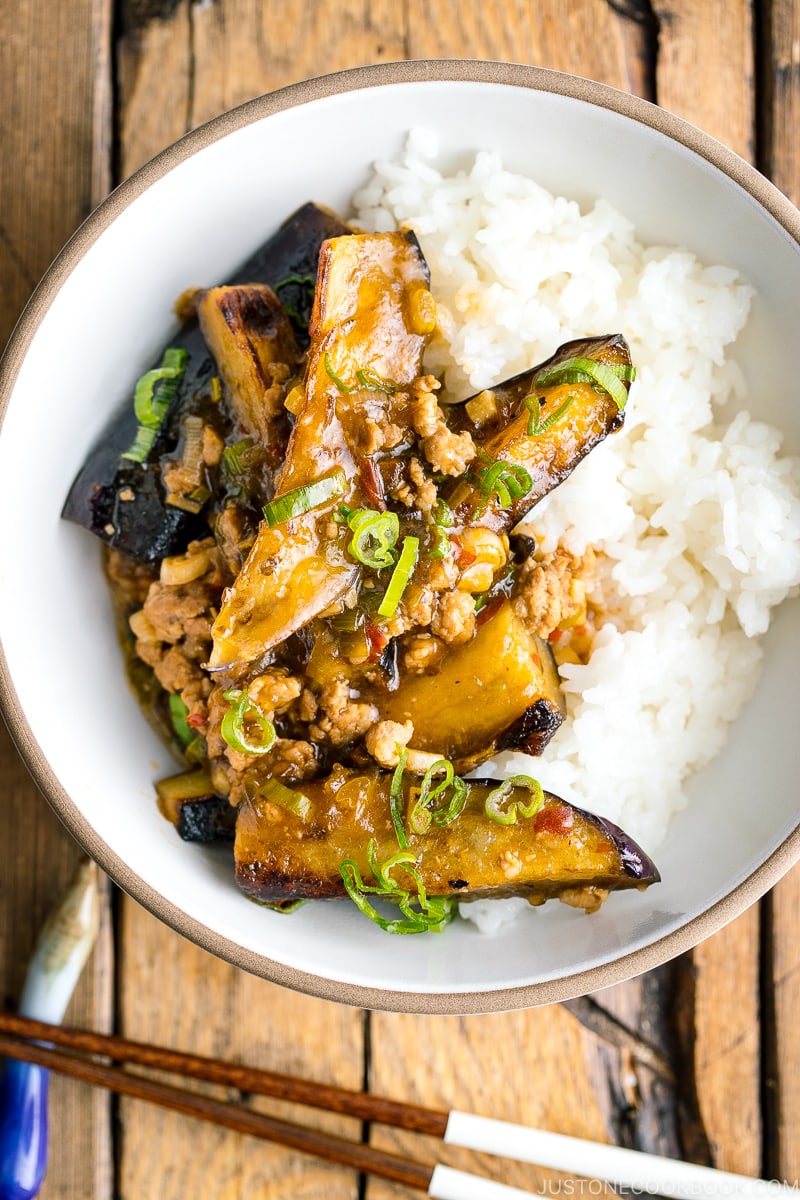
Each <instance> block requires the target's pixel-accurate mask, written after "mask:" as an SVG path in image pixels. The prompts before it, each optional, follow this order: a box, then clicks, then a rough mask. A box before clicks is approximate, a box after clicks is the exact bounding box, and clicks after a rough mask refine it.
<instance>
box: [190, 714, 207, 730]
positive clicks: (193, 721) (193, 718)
mask: <svg viewBox="0 0 800 1200" xmlns="http://www.w3.org/2000/svg"><path fill="white" fill-rule="evenodd" d="M186 724H187V725H191V727H192V729H205V727H206V725H207V724H208V717H204V716H203V714H202V713H199V712H197V713H189V715H188V717H187V718H186Z"/></svg>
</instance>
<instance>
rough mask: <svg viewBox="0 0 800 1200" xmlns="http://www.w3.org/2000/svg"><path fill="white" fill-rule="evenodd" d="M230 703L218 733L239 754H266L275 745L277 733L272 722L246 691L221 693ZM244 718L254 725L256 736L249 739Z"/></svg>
mask: <svg viewBox="0 0 800 1200" xmlns="http://www.w3.org/2000/svg"><path fill="white" fill-rule="evenodd" d="M222 694H223V696H224V697H225V699H226V700H227V701H228V704H230V706H231V707H230V708H229V710H228V712H226V713H225V716H224V717H223V718H222V723H221V725H220V733H221V734H222V736H223V738H224V740H225V741H226V742H227V743H228V745H229V746H230V748H231V750H238V751H239V753H240V754H266V753H267V752H268V751H269V750H271V749H272V747H273V746H274V745H275V739H276V737H277V734H276V732H275V726H274V725H273V724H272V722H271V721H270V720H268V719H267V717H265V716H264V713H263V712H262V711H261V709H260V708H259V706H258V705H257V704H256V703H255V701H254V700H251V699H250V697H249V696H248V694H247V692H246V691H244V692H240V691H229V692H223V693H222ZM245 720H248V721H249V722H250V723H251V724H253V725H255V726H256V729H257V738H256V739H255V740H251V738H250V737H249V736H248V734H247V733H246V731H245V728H244V724H245Z"/></svg>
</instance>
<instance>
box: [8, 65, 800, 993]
mask: <svg viewBox="0 0 800 1200" xmlns="http://www.w3.org/2000/svg"><path fill="white" fill-rule="evenodd" d="M426 82H437V83H438V82H453V83H480V84H492V85H500V86H510V87H517V88H526V89H529V90H534V91H543V92H550V93H552V94H555V95H559V96H564V97H568V98H570V99H574V100H580V101H583V102H585V103H587V104H590V105H593V106H596V107H600V108H605V109H609V110H611V111H612V112H615V113H617V114H620V115H622V116H624V117H627V118H629V119H631V120H633V121H636V122H638V123H640V124H643V125H646V126H649V127H651V128H652V129H655V130H657V131H658V132H660V133H662V134H664V135H665V136H666V137H668V138H670V139H671V140H673V141H675V142H677V143H679V144H681V145H683V146H684V147H686V148H687V149H689V150H691V151H693V152H694V153H696V154H697V155H699V156H700V157H701V158H703V159H705V160H706V162H708V163H709V164H710V165H711V166H713V167H715V168H717V169H718V170H720V171H721V172H722V173H723V174H725V175H726V176H728V178H729V179H731V180H732V181H733V182H734V183H735V184H738V185H739V187H741V188H742V189H743V190H744V191H745V192H747V193H748V194H749V195H750V196H751V197H752V198H753V199H754V200H755V201H756V202H757V203H758V204H759V205H760V206H761V207H762V208H764V209H765V210H766V211H767V213H769V215H770V216H771V217H773V218H774V220H775V221H776V222H777V223H778V224H779V225H780V226H782V227H783V229H784V230H785V231H786V232H787V233H788V234H789V236H790V237H791V238H792V239H793V240H794V241H795V242H797V243H798V244H800V212H798V210H797V209H796V208H795V207H794V205H793V204H792V203H791V202H790V201H789V200H788V199H787V198H786V197H785V196H784V195H783V194H782V193H781V192H780V191H779V190H778V189H777V188H776V187H775V186H774V185H773V184H771V183H770V182H769V181H768V180H767V179H765V178H764V176H762V175H761V174H760V173H759V172H758V171H757V170H756V169H755V168H754V167H752V166H751V165H750V164H749V163H747V162H746V161H745V160H744V159H742V158H740V157H739V156H738V155H737V154H735V153H734V152H733V151H732V150H730V149H728V148H727V147H726V146H724V145H722V143H720V142H718V141H716V140H715V139H714V138H712V137H711V136H710V135H708V134H706V133H703V132H702V131H701V130H699V129H697V128H696V127H695V126H693V125H690V124H689V123H688V122H686V121H684V120H682V119H681V118H679V117H676V116H675V115H674V114H672V113H670V112H668V111H666V110H665V109H662V108H659V107H658V106H656V105H654V104H651V103H649V102H648V101H646V100H642V99H641V98H639V97H636V96H632V95H629V94H628V93H626V92H622V91H619V90H617V89H615V88H612V87H609V86H608V85H606V84H601V83H597V82H595V81H593V80H589V79H584V78H581V77H579V76H574V75H567V74H564V73H562V72H559V71H552V70H548V69H545V68H543V67H534V66H529V65H526V64H520V63H506V62H494V61H490V60H474V59H422V60H410V61H402V62H390V63H380V64H376V65H372V66H366V67H354V68H350V69H348V70H344V71H338V72H335V73H332V74H329V75H323V76H319V77H316V78H313V79H308V80H304V81H303V82H300V83H295V84H291V85H289V86H287V87H284V88H281V89H279V90H277V91H274V92H270V93H268V94H266V95H263V96H259V97H256V98H255V99H253V100H250V101H248V102H247V103H245V104H242V105H240V106H239V107H237V108H234V109H231V110H229V111H228V112H225V113H223V114H221V115H220V116H218V117H216V118H214V119H213V120H211V121H209V122H207V123H206V124H204V125H201V126H200V127H198V128H197V129H195V130H193V131H192V132H191V133H188V134H186V135H185V136H184V137H182V138H181V139H179V140H178V141H176V142H174V143H172V144H171V145H170V146H168V147H167V148H166V149H165V150H163V151H162V152H161V153H160V154H158V155H156V156H155V157H154V158H152V159H151V160H150V161H149V162H147V163H145V164H144V165H143V166H142V167H140V168H139V169H138V170H137V171H136V172H135V173H134V174H133V175H131V176H130V177H129V178H128V179H126V180H125V181H124V182H123V183H122V184H120V185H119V187H117V188H116V189H115V190H114V191H113V192H112V193H111V194H110V196H108V198H107V199H106V200H104V201H103V202H102V204H100V205H99V206H98V207H97V208H96V209H95V210H94V212H92V213H91V215H90V216H89V217H88V218H87V219H86V221H84V223H83V224H82V225H81V226H80V228H79V229H78V230H77V231H76V233H75V234H73V236H72V238H71V239H70V240H69V242H67V244H66V246H65V247H64V249H63V250H62V251H61V253H60V254H59V255H58V256H57V258H56V259H55V260H54V262H53V264H52V265H51V266H50V268H49V269H48V270H47V272H46V273H45V275H44V276H43V278H42V280H41V282H40V283H39V285H38V287H37V288H36V290H35V292H34V293H33V295H32V297H31V299H30V300H29V302H28V305H27V307H26V308H25V310H24V312H23V314H22V316H21V317H20V319H19V321H18V323H17V326H16V328H15V330H14V332H13V334H12V336H11V338H10V340H9V343H8V346H7V348H6V351H5V354H4V356H3V359H2V362H0V430H1V429H2V423H3V418H4V416H5V412H6V409H7V407H8V405H9V402H10V399H11V395H12V392H13V390H14V385H15V381H16V379H17V376H18V374H19V371H20V368H21V366H22V363H23V361H24V359H25V356H26V354H27V352H28V349H29V348H30V345H31V342H32V341H33V338H34V336H35V334H36V332H37V329H38V328H39V325H40V324H41V322H42V320H43V318H44V316H45V314H46V313H47V311H48V309H49V307H50V305H51V303H52V301H53V299H54V297H55V296H56V294H57V293H58V292H59V290H60V288H61V287H62V285H63V284H64V282H65V280H66V279H67V278H68V277H69V275H70V274H71V273H72V271H73V270H74V268H75V267H76V265H77V264H78V263H79V262H80V260H81V259H82V258H83V256H84V255H85V254H86V253H87V251H88V250H89V249H90V247H91V246H93V245H94V243H95V242H96V241H97V239H98V238H99V237H100V236H101V235H102V234H103V232H104V231H105V230H106V229H107V228H108V227H109V226H110V225H111V224H112V223H113V221H114V220H116V218H117V217H118V216H119V215H120V214H121V213H122V212H123V211H124V210H125V209H126V208H127V207H128V206H129V205H130V204H131V203H132V202H133V201H134V200H135V199H136V198H137V197H138V196H140V195H141V194H142V193H144V192H145V191H146V190H147V189H148V188H150V187H151V186H152V185H153V184H154V183H156V182H157V181H158V180H159V179H161V178H162V176H164V175H165V174H167V173H168V172H169V171H170V170H172V169H173V168H174V167H176V166H177V165H178V164H179V163H181V162H183V161H184V160H185V159H187V158H190V157H191V156H192V155H194V154H196V153H197V152H198V151H200V150H202V149H203V148H204V147H206V146H209V145H211V144H212V143H213V142H216V141H217V140H219V139H220V138H223V137H225V136H226V135H227V134H229V133H232V132H234V131H236V130H238V129H241V128H243V127H245V126H247V125H250V124H252V123H253V122H255V121H259V120H262V119H263V118H265V117H269V116H272V115H273V114H275V113H279V112H283V111H285V110H287V109H290V108H295V107H298V106H301V105H305V104H308V103H310V102H312V101H318V100H323V99H325V98H328V97H331V96H335V95H339V94H343V93H346V92H351V91H358V90H361V89H365V88H377V87H383V86H386V85H396V84H406V83H426ZM0 709H1V710H2V712H3V715H4V717H5V720H6V723H7V725H8V727H9V730H10V732H11V735H12V737H13V739H14V741H15V743H16V745H17V748H18V750H19V752H20V754H21V756H22V758H23V760H24V762H25V764H26V766H27V768H28V770H29V771H30V773H31V775H32V776H33V778H34V780H35V782H36V784H37V785H38V787H39V789H40V790H41V792H42V793H43V795H44V796H45V798H46V799H47V801H48V802H49V804H50V805H51V807H52V808H53V809H54V810H55V812H56V814H57V815H58V816H59V818H60V819H61V821H62V822H63V824H64V825H65V826H66V827H67V829H68V830H69V832H70V833H71V834H72V836H73V837H74V838H75V839H76V840H77V841H78V842H79V844H80V845H81V846H82V847H83V848H84V849H85V850H86V852H87V853H88V854H89V855H90V856H91V857H92V858H93V859H95V860H96V861H97V862H98V863H99V864H100V866H101V867H102V868H103V870H104V871H106V873H107V874H108V875H109V876H110V877H111V878H112V879H113V880H114V881H115V882H116V883H117V884H118V885H119V886H120V887H122V888H123V889H124V890H125V891H126V892H127V893H128V894H129V895H131V896H132V897H133V898H134V899H136V900H137V901H138V902H139V903H140V904H142V905H143V906H144V907H145V908H147V909H148V910H149V911H150V912H151V913H153V914H154V915H155V916H157V917H158V918H159V919H160V920H162V921H164V922H165V923H166V924H167V925H169V926H171V927H172V928H173V929H175V930H177V931H178V932H179V933H181V934H183V935H184V936H185V937H187V938H188V939H189V940H191V941H193V942H194V943H196V944H197V945H199V946H201V947H203V948H204V949H206V950H208V951H210V952H211V953H213V954H215V955H217V956H218V957H220V958H222V959H224V960H225V961H227V962H229V963H232V964H233V965H235V966H238V967H241V968H242V969H244V970H246V971H249V972H251V973H252V974H255V975H259V976H262V977H263V978H266V979H269V980H271V981H272V982H274V983H279V984H281V985H283V986H285V987H289V988H292V989H294V990H297V991H301V992H306V993H308V994H310V995H314V996H318V997H320V998H322V999H327V1000H334V1001H339V1002H342V1003H347V1004H353V1005H356V1006H358V1007H362V1008H369V1009H385V1010H388V1011H394V1012H410V1013H418V1014H436V1013H448V1014H472V1013H487V1012H502V1011H509V1010H512V1009H520V1008H528V1007H532V1006H534V1005H540V1004H550V1003H555V1002H557V1001H560V1000H565V999H569V998H572V997H574V996H577V995H580V994H583V993H585V992H589V991H596V990H597V989H600V988H604V987H608V986H610V985H612V984H615V983H619V982H621V981H623V980H625V979H628V978H630V977H632V976H634V975H638V974H640V973H642V972H644V971H647V970H650V969H652V968H654V967H657V966H660V965H661V964H662V963H664V962H666V961H668V960H669V959H671V958H673V957H675V956H676V955H678V954H680V953H682V952H683V951H685V950H688V949H690V948H692V947H693V946H695V945H697V944H698V943H699V942H701V941H702V940H703V939H705V938H707V937H708V936H710V935H711V934H713V933H715V932H716V931H717V930H719V929H721V928H722V927H723V926H724V925H726V924H727V923H728V922H729V921H731V920H733V919H734V918H735V917H736V916H738V915H739V914H740V913H741V912H743V911H744V910H745V909H746V908H747V907H748V906H749V905H751V904H753V903H754V902H755V901H757V900H758V899H759V898H760V897H761V896H762V895H764V893H765V892H767V891H768V890H769V889H770V888H771V887H772V886H773V885H774V884H775V883H777V882H778V880H779V879H780V878H781V877H782V876H783V875H784V874H785V873H786V872H787V871H788V870H789V868H790V867H791V866H793V865H794V863H795V862H797V861H798V859H800V824H798V826H797V827H796V828H795V829H794V830H793V831H792V832H791V833H789V835H788V836H787V837H786V838H785V839H784V840H783V842H782V843H781V844H780V845H779V846H778V847H777V848H776V849H775V850H774V851H773V852H772V854H770V855H769V857H768V858H767V859H766V860H765V861H764V862H763V863H762V864H761V865H760V866H759V867H757V868H756V870H755V871H753V872H752V873H751V874H750V875H749V876H748V877H747V878H746V879H744V880H743V881H742V882H741V883H739V884H738V885H737V886H735V887H734V888H732V890H731V891H730V892H729V893H728V894H727V895H725V896H724V897H723V898H722V899H720V900H719V901H717V902H716V903H715V904H713V905H712V906H711V907H709V908H708V909H706V910H705V911H704V912H702V913H700V914H698V915H697V916H696V917H694V918H692V919H691V920H689V921H687V922H686V923H685V924H684V925H682V926H681V927H680V928H678V929H676V930H674V931H673V932H671V933H669V934H667V935H665V936H663V937H661V938H658V939H657V940H656V941H653V942H651V943H650V944H648V945H646V946H643V947H641V948H639V949H637V950H635V951H633V952H630V953H628V954H624V955H622V956H620V957H617V958H614V959H612V960H610V961H608V962H604V963H601V964H598V965H596V966H594V967H591V968H588V969H585V970H580V971H576V972H575V973H573V974H570V975H565V976H562V977H560V978H558V979H553V980H546V981H542V982H538V983H532V984H523V985H519V986H516V987H512V988H501V989H490V990H487V991H481V990H477V991H469V992H458V991H456V992H437V993H428V992H407V991H399V990H396V989H383V988H378V987H366V986H363V985H359V984H352V983H348V982H343V981H339V980H331V979H327V978H324V977H322V976H318V975H315V974H313V973H309V972H305V971H301V970H298V969H296V968H293V967H289V966H287V965H285V964H283V963H280V962H276V961H274V960H273V959H270V958H269V957H267V956H266V955H262V954H258V953H255V952H254V951H251V950H248V949H246V948H244V947H242V946H240V945H238V944H237V943H236V942H234V941H231V940H230V939H228V938H225V937H222V936H221V935H219V934H218V933H216V932H215V931H214V930H213V929H210V928H209V927H208V926H206V925H204V924H203V923H202V922H201V921H199V920H196V919H194V918H192V917H189V916H188V915H187V914H186V913H184V912H183V911H182V910H181V909H179V908H178V907H177V906H175V905H173V904H171V903H170V902H169V901H167V900H166V899H165V898H164V897H163V896H162V895H161V894H160V893H159V892H157V891H156V890H155V889H154V888H153V887H151V886H150V885H149V884H146V883H145V882H144V881H143V880H142V879H141V878H140V877H139V876H138V875H137V874H136V873H135V872H133V871H132V870H131V869H130V868H129V867H128V866H127V864H126V863H125V861H124V860H123V859H122V858H120V857H119V855H118V854H117V853H116V852H115V851H113V850H112V849H111V847H110V846H109V845H108V844H107V843H106V842H105V841H104V840H103V839H101V838H100V837H99V836H98V835H97V833H96V832H95V830H94V829H93V828H92V826H91V825H90V824H89V822H88V821H87V820H86V818H85V817H84V816H83V815H82V813H81V812H80V810H79V808H78V806H77V804H76V803H75V802H74V801H73V800H72V799H71V798H70V796H69V795H68V794H67V793H66V791H65V790H64V788H63V787H62V786H61V784H60V782H59V781H58V779H57V778H56V776H55V773H54V772H53V770H52V769H51V767H50V765H49V763H48V762H47V759H46V757H45V756H44V753H43V751H42V749H41V747H40V746H39V744H38V742H37V741H36V738H35V737H34V735H33V732H32V730H31V727H30V725H29V723H28V720H27V718H26V716H25V713H24V712H23V711H22V708H21V705H20V702H19V698H18V696H17V693H16V690H15V688H14V686H13V683H12V680H11V676H10V672H9V669H8V664H7V660H6V658H5V654H4V652H3V648H2V645H0Z"/></svg>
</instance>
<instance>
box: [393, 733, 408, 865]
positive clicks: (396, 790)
mask: <svg viewBox="0 0 800 1200" xmlns="http://www.w3.org/2000/svg"><path fill="white" fill-rule="evenodd" d="M407 762H408V751H407V750H406V749H405V748H404V749H402V750H401V751H400V754H399V756H398V759H397V766H396V767H395V770H394V775H392V786H391V787H390V789H389V812H390V814H391V817H392V824H393V825H394V832H395V837H396V838H397V844H398V846H399V847H400V849H401V850H408V835H407V833H406V827H405V824H404V822H403V772H404V771H405V769H406V763H407Z"/></svg>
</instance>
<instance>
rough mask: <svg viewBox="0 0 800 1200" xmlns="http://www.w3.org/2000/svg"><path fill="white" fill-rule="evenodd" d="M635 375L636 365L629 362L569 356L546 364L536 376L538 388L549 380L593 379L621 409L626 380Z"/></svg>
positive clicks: (629, 381)
mask: <svg viewBox="0 0 800 1200" xmlns="http://www.w3.org/2000/svg"><path fill="white" fill-rule="evenodd" d="M635 378H636V368H635V367H633V366H631V365H630V364H628V363H601V362H597V361H596V360H595V359H593V358H568V359H565V361H564V362H561V363H554V364H553V365H552V366H551V367H545V369H544V370H542V371H540V372H539V374H538V375H536V376H535V377H534V381H533V382H534V384H535V386H536V387H537V388H539V387H542V386H544V385H545V384H547V385H548V386H553V385H555V384H558V383H591V384H594V385H595V386H597V387H600V388H602V389H603V391H604V392H608V394H609V396H610V397H611V399H612V400H613V401H614V403H615V404H616V406H617V408H618V409H619V410H620V411H622V409H623V408H624V407H625V405H626V404H627V402H628V390H627V388H626V387H625V384H626V383H632V382H633V380H634V379H635Z"/></svg>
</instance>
